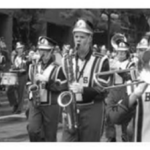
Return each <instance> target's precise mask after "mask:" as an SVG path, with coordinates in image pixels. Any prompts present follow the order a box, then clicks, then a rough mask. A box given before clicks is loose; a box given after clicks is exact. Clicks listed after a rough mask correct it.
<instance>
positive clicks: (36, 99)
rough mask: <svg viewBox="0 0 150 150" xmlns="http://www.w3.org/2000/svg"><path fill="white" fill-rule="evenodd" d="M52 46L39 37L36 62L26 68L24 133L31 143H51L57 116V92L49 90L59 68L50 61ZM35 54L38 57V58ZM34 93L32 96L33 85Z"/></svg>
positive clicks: (53, 140)
mask: <svg viewBox="0 0 150 150" xmlns="http://www.w3.org/2000/svg"><path fill="white" fill-rule="evenodd" d="M55 45H56V42H55V41H53V40H52V39H50V38H48V37H44V36H41V37H39V40H38V44H37V51H38V52H37V54H36V57H37V58H38V61H36V63H32V64H31V65H30V66H29V73H28V75H29V80H30V82H28V89H29V90H28V91H29V116H28V127H27V129H28V133H29V139H30V141H31V142H42V141H47V142H48V141H49V142H55V141H56V140H57V139H56V133H57V124H58V116H59V106H58V105H57V95H58V93H57V92H53V91H51V90H50V87H51V86H50V83H52V81H55V79H56V78H57V75H58V71H59V69H60V66H59V65H58V64H56V63H55V62H54V61H55V60H54V59H53V50H54V48H55ZM38 54H39V56H40V57H38ZM35 84H36V85H37V89H38V92H36V93H35V94H37V95H35V94H33V93H34V88H33V87H34V85H35Z"/></svg>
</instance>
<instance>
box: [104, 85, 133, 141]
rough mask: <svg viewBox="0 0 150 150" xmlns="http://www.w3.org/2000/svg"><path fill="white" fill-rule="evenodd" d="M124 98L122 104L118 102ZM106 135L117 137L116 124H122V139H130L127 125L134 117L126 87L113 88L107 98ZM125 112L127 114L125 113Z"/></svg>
mask: <svg viewBox="0 0 150 150" xmlns="http://www.w3.org/2000/svg"><path fill="white" fill-rule="evenodd" d="M120 100H122V104H121V105H118V104H117V103H118V102H119V101H120ZM106 102H107V106H106V126H105V127H106V128H105V129H106V134H105V135H106V137H107V138H108V139H111V138H115V137H116V130H115V124H118V125H121V130H122V140H123V141H124V142H127V141H129V138H128V133H127V126H128V124H129V122H130V120H131V118H132V117H133V112H132V111H129V110H128V95H127V93H126V88H124V87H123V88H116V89H111V90H110V92H109V94H108V96H107V98H106ZM124 114H125V115H124Z"/></svg>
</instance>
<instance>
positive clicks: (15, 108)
mask: <svg viewBox="0 0 150 150" xmlns="http://www.w3.org/2000/svg"><path fill="white" fill-rule="evenodd" d="M17 109H18V105H14V107H13V111H12V113H16V111H17Z"/></svg>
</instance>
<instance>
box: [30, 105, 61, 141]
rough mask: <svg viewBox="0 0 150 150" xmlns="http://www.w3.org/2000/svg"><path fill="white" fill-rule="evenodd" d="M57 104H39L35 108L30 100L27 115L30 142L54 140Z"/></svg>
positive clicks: (57, 112)
mask: <svg viewBox="0 0 150 150" xmlns="http://www.w3.org/2000/svg"><path fill="white" fill-rule="evenodd" d="M58 117H59V106H58V105H49V106H39V107H37V108H35V107H34V106H33V104H32V102H30V104H29V116H28V121H29V124H28V133H29V138H30V141H31V142H42V141H47V142H48V141H49V142H56V141H57V126H58V120H59V119H58Z"/></svg>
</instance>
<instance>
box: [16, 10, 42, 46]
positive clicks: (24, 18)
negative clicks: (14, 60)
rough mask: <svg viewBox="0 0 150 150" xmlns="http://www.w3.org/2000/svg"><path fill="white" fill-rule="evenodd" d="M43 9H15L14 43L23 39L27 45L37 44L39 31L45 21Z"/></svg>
mask: <svg viewBox="0 0 150 150" xmlns="http://www.w3.org/2000/svg"><path fill="white" fill-rule="evenodd" d="M44 12H45V10H43V9H18V10H15V11H14V14H13V17H14V21H13V43H16V41H21V42H23V43H24V44H26V46H30V45H31V44H36V41H37V38H38V32H39V30H40V27H41V24H42V23H43V22H44V20H43V19H42V15H44Z"/></svg>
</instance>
